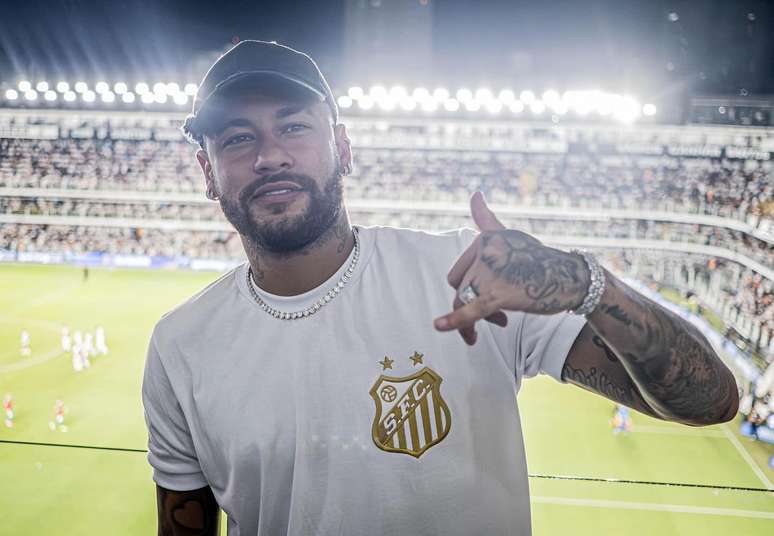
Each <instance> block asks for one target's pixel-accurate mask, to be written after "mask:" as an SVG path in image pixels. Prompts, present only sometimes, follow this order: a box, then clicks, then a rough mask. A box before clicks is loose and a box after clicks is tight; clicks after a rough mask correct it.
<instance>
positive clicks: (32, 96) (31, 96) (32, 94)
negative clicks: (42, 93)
mask: <svg viewBox="0 0 774 536" xmlns="http://www.w3.org/2000/svg"><path fill="white" fill-rule="evenodd" d="M24 98H25V99H27V100H28V101H34V100H36V99H37V98H38V92H37V91H35V90H34V89H28V90H27V91H25V92H24Z"/></svg>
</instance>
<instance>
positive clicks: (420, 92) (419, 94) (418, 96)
mask: <svg viewBox="0 0 774 536" xmlns="http://www.w3.org/2000/svg"><path fill="white" fill-rule="evenodd" d="M411 96H412V97H413V98H414V100H416V101H418V102H422V101H424V100H425V99H427V98H429V97H430V92H429V91H428V90H427V88H425V87H418V88H416V89H414V91H412V92H411Z"/></svg>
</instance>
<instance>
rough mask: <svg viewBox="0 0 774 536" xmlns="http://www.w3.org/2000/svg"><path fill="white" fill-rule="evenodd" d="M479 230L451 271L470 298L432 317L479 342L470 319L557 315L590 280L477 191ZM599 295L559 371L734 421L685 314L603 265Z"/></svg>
mask: <svg viewBox="0 0 774 536" xmlns="http://www.w3.org/2000/svg"><path fill="white" fill-rule="evenodd" d="M471 213H472V215H473V219H474V220H475V221H476V224H477V225H478V227H479V229H481V234H480V235H479V236H478V237H477V238H476V240H475V241H474V242H473V244H472V245H471V246H470V247H469V248H468V249H467V250H466V251H465V252H464V253H463V254H462V256H460V258H459V259H458V260H457V262H456V263H455V265H454V266H453V267H452V269H451V271H450V272H449V275H448V281H449V284H450V285H451V286H452V287H454V288H455V289H458V292H459V290H460V289H465V288H467V287H470V288H471V289H472V290H473V292H474V293H475V294H476V296H477V297H476V298H475V299H474V300H472V301H471V302H470V303H468V304H463V303H462V302H461V301H460V299H459V295H458V297H457V298H456V299H455V301H454V304H453V307H454V309H455V310H454V312H452V313H449V314H447V315H444V316H442V317H440V318H438V319H436V321H435V327H436V329H439V330H441V331H449V330H454V329H456V330H459V331H460V334H461V335H462V337H463V339H464V340H465V342H467V343H468V344H475V342H476V332H475V323H476V321H478V320H481V319H490V321H494V318H495V316H496V315H497V314H499V313H501V311H524V312H526V313H534V314H546V315H550V314H557V313H561V312H564V311H568V310H573V309H577V308H578V307H579V306H580V304H581V303H582V302H583V299H584V296H585V294H586V292H587V289H588V288H589V281H590V274H589V269H588V266H587V265H586V262H585V261H584V259H583V257H582V256H580V255H577V254H572V253H567V252H564V251H561V250H558V249H554V248H550V247H546V246H545V245H543V244H542V243H541V242H540V241H539V240H537V239H535V238H534V237H532V236H529V235H528V234H525V233H522V232H521V231H517V230H513V229H506V228H505V227H504V226H503V225H502V224H501V223H500V222H499V221H498V220H497V218H496V217H495V215H494V214H493V213H492V212H491V211H490V210H489V208H488V207H487V206H486V203H485V202H484V200H483V197H482V196H481V194H475V195H474V196H473V198H472V199H471ZM605 276H606V285H605V291H604V293H603V295H602V300H601V302H600V304H599V306H598V307H597V308H596V310H595V311H594V312H593V313H592V314H591V315H589V317H588V325H587V326H586V327H584V329H583V330H582V331H581V334H580V335H579V337H578V339H577V340H576V342H575V344H574V345H573V347H572V349H571V350H570V352H569V354H568V356H567V360H566V363H565V366H564V369H563V371H562V376H563V377H564V378H565V379H566V380H567V381H569V382H571V383H574V384H576V385H579V386H581V387H584V388H586V389H589V390H591V391H594V392H597V393H599V394H601V395H602V396H605V397H607V398H610V399H611V400H615V401H616V402H620V403H622V404H625V405H627V406H629V407H632V408H634V409H637V410H639V411H642V412H644V413H647V414H650V415H653V416H655V417H659V418H662V419H666V420H671V421H677V422H682V423H684V424H690V425H697V426H700V425H706V424H713V423H719V422H724V421H728V420H731V419H732V418H733V417H734V415H736V411H737V407H738V402H739V400H738V397H737V390H736V382H735V380H734V377H733V375H732V374H731V372H730V371H729V370H728V368H726V366H725V365H724V364H723V362H722V361H721V360H720V358H719V357H718V356H717V355H716V354H715V352H714V351H713V349H712V347H711V346H710V345H709V343H708V342H707V340H706V339H705V338H704V336H703V335H702V334H701V333H700V332H699V331H698V329H696V327H694V326H693V325H692V324H690V323H689V322H686V321H685V320H683V319H682V318H680V317H679V316H677V315H675V314H673V313H672V312H670V311H669V310H667V309H665V308H663V307H661V306H660V305H658V304H656V303H655V302H653V301H651V300H649V299H647V298H646V297H645V296H642V295H641V294H639V293H637V292H635V291H634V290H632V289H631V288H629V287H628V286H627V285H626V284H624V283H623V282H622V281H620V280H619V279H617V278H616V277H615V276H613V275H612V274H610V273H608V272H605Z"/></svg>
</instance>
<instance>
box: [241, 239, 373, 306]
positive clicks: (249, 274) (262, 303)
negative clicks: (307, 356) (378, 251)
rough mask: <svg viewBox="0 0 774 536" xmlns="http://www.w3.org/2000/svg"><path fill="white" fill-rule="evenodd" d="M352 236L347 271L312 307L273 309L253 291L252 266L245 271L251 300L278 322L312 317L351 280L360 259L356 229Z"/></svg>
mask: <svg viewBox="0 0 774 536" xmlns="http://www.w3.org/2000/svg"><path fill="white" fill-rule="evenodd" d="M352 236H353V238H354V239H355V246H354V248H353V253H352V261H350V263H349V266H348V267H347V271H346V272H344V273H343V274H342V276H341V277H340V278H339V281H338V282H337V283H336V285H334V286H333V288H331V289H330V290H329V291H328V292H327V293H326V294H325V295H324V296H323V297H322V298H320V299H319V300H317V301H316V302H314V303H313V304H312V305H310V306H309V307H307V308H306V309H303V310H301V311H294V312H288V311H280V310H279V309H275V308H274V307H272V306H271V305H269V304H268V303H266V302H265V301H263V300H262V299H261V297H260V296H259V295H258V292H257V291H256V290H255V287H256V284H255V283H253V268H252V266H251V267H250V268H248V269H247V288H249V289H250V294H252V295H253V298H254V299H255V301H256V302H258V305H260V306H261V309H263V310H264V311H266V312H267V313H268V314H270V315H271V316H273V317H274V318H278V319H280V320H297V319H299V318H306V317H307V316H312V315H313V314H315V313H316V312H317V311H319V310H320V309H322V308H323V307H324V306H325V305H327V304H328V303H330V302H331V300H333V298H335V297H336V296H338V295H339V292H341V289H343V288H344V285H346V284H347V283H349V280H350V279H351V278H352V274H353V273H354V271H355V266H356V265H357V259H358V258H359V257H360V242H359V240H358V238H357V229H356V228H353V229H352Z"/></svg>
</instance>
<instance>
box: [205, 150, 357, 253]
mask: <svg viewBox="0 0 774 536" xmlns="http://www.w3.org/2000/svg"><path fill="white" fill-rule="evenodd" d="M278 181H292V182H295V183H297V184H298V185H299V186H301V187H302V188H303V189H304V190H305V191H306V192H307V194H308V195H309V206H308V207H307V209H306V210H305V211H304V212H303V213H302V214H299V215H297V216H291V217H287V218H284V219H281V220H279V221H275V222H266V221H261V220H259V219H257V218H255V217H254V216H253V215H252V213H251V211H250V199H251V198H252V196H253V194H254V193H255V192H256V191H257V190H258V189H259V188H260V187H262V186H263V185H265V184H268V183H272V182H278ZM220 206H221V209H222V210H223V214H224V215H225V216H226V219H227V220H228V221H229V222H230V223H231V225H233V226H234V228H235V229H236V230H237V231H238V232H239V234H241V235H243V236H245V237H247V238H248V239H249V240H250V241H251V242H253V244H255V245H256V246H257V247H258V248H260V249H262V250H264V251H268V252H271V253H276V254H289V253H295V252H300V251H302V250H304V249H306V248H307V247H308V246H310V245H311V244H314V243H315V242H317V241H318V240H319V239H320V238H321V237H322V236H323V235H325V233H326V232H327V231H328V230H329V229H331V228H332V227H333V226H334V225H335V223H336V221H337V220H338V218H339V215H340V214H341V211H342V209H343V206H344V186H343V181H342V173H341V166H340V164H339V163H338V162H336V167H335V169H334V171H333V173H331V175H330V176H329V177H328V179H327V180H326V181H325V183H324V184H323V187H322V189H320V187H319V186H318V185H317V182H315V180H314V179H312V178H311V177H309V176H308V175H301V174H296V173H278V174H277V175H272V176H271V177H270V178H268V179H262V180H257V181H255V182H254V183H252V184H250V185H248V186H246V187H245V188H244V189H243V190H242V191H241V192H240V194H239V197H238V198H237V199H236V200H231V199H226V198H224V197H222V196H221V197H220ZM284 210H285V206H284V205H283V204H281V203H277V204H276V205H274V209H273V213H274V214H280V213H281V212H282V211H284Z"/></svg>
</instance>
